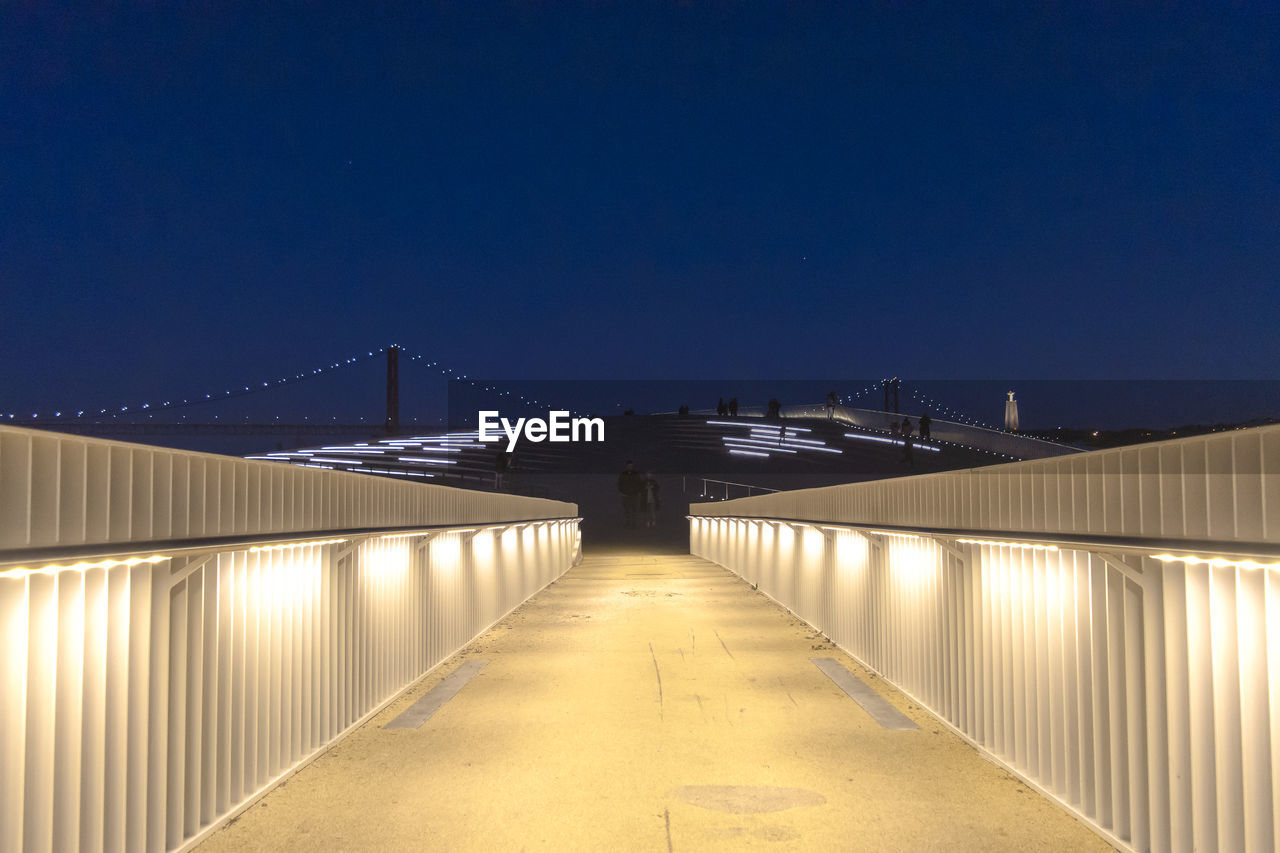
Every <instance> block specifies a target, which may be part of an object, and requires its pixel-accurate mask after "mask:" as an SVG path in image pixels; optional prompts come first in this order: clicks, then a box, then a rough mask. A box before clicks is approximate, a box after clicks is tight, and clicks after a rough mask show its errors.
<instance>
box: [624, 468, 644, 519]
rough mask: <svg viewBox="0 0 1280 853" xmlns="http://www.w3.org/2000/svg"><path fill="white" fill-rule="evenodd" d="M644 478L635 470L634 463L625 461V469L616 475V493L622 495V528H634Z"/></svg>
mask: <svg viewBox="0 0 1280 853" xmlns="http://www.w3.org/2000/svg"><path fill="white" fill-rule="evenodd" d="M643 489H644V478H643V477H641V476H640V472H639V471H637V470H636V467H635V463H633V462H632V461H631V460H630V459H628V460H627V467H626V468H625V469H624V470H623V472H622V473H621V474H619V475H618V491H619V492H620V493H621V494H622V526H623V527H635V526H636V513H637V512H638V511H639V509H640V493H641V492H642V491H643Z"/></svg>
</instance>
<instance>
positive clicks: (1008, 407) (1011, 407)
mask: <svg viewBox="0 0 1280 853" xmlns="http://www.w3.org/2000/svg"><path fill="white" fill-rule="evenodd" d="M1005 393H1007V394H1008V395H1009V399H1008V400H1005V401H1004V428H1005V429H1007V430H1009V431H1011V432H1017V431H1018V401H1017V400H1015V399H1013V392H1012V391H1006V392H1005Z"/></svg>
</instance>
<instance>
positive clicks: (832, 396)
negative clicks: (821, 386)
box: [827, 391, 836, 420]
mask: <svg viewBox="0 0 1280 853" xmlns="http://www.w3.org/2000/svg"><path fill="white" fill-rule="evenodd" d="M835 416H836V392H835V391H829V392H827V420H831V419H832V418H834V417H835Z"/></svg>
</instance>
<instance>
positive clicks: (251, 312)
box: [0, 3, 1280, 411]
mask: <svg viewBox="0 0 1280 853" xmlns="http://www.w3.org/2000/svg"><path fill="white" fill-rule="evenodd" d="M32 5H34V4H32ZM80 5H81V6H86V5H88V6H95V5H98V4H80ZM266 5H269V6H270V7H271V8H270V10H268V11H262V10H254V9H247V8H244V7H237V8H234V9H232V8H229V7H228V8H221V9H219V8H213V9H209V8H204V4H199V7H197V5H196V4H166V5H163V6H159V5H157V6H155V7H150V8H144V9H134V10H116V11H113V12H107V11H93V10H86V9H78V10H75V11H70V10H66V9H63V10H57V9H54V8H52V7H49V6H46V5H45V4H39V8H36V9H23V8H18V7H17V6H15V5H13V4H9V5H6V6H5V7H4V8H3V10H0V363H2V364H3V368H0V369H2V371H3V373H2V377H0V410H7V409H11V408H19V409H31V410H32V411H35V410H40V411H45V410H48V409H51V408H53V407H55V406H57V407H74V406H81V405H83V406H92V405H97V404H98V403H101V405H104V406H105V405H112V404H114V403H116V402H120V401H129V400H140V399H144V398H147V397H151V396H153V395H154V396H157V397H158V396H165V395H169V394H184V393H191V392H193V391H198V390H199V389H200V388H203V387H206V386H209V387H217V386H220V385H224V384H229V383H234V382H239V381H248V380H253V379H255V378H256V377H259V376H260V377H262V378H269V377H272V376H277V375H284V374H287V373H292V372H295V371H297V370H302V369H307V368H310V367H312V366H314V365H316V364H320V363H324V362H326V361H330V360H332V359H334V358H337V357H339V356H345V355H349V354H354V353H356V352H363V351H365V350H367V349H369V348H372V347H377V346H380V345H382V344H385V343H389V342H392V341H395V342H398V343H401V344H403V345H406V346H408V347H412V348H413V349H414V350H415V351H420V352H426V353H440V354H443V356H444V357H445V358H446V359H447V360H448V361H450V362H451V363H453V364H454V365H457V366H458V367H459V369H462V370H467V371H468V372H470V373H472V374H473V375H487V376H490V377H502V376H514V377H531V378H548V379H564V378H579V377H580V378H609V377H615V376H617V377H625V378H641V377H672V376H692V377H725V376H729V377H735V376H736V377H746V378H753V377H796V378H802V377H825V376H832V377H836V376H851V377H867V376H880V375H885V374H895V373H896V374H901V375H904V376H915V377H940V378H951V377H955V378H990V377H995V376H1025V377H1041V378H1064V377H1072V378H1075V377H1084V378H1093V377H1096V378H1114V377H1122V378H1124V377H1129V378H1132V377H1142V378H1170V377H1201V378H1211V377H1235V378H1276V377H1280V343H1278V341H1280V337H1278V336H1277V334H1276V328H1277V321H1278V320H1280V287H1278V286H1277V285H1278V284H1280V95H1278V93H1280V6H1277V5H1276V4H1274V3H1270V4H1257V5H1254V4H1242V5H1236V4H1220V3H1211V4H1205V5H1203V6H1201V7H1198V8H1197V7H1186V6H1179V7H1178V8H1176V9H1173V10H1169V9H1165V8H1154V6H1153V5H1152V4H1145V6H1144V8H1135V7H1136V6H1137V4H1098V5H1092V4H1081V3H1059V4H1054V3H1013V4H1009V5H1008V6H1007V7H1002V6H985V7H983V8H982V9H981V10H975V9H974V8H972V7H973V6H974V5H975V4H961V3H938V4H868V5H863V4H824V5H812V4H787V5H785V6H784V5H781V4H776V5H775V4H749V5H748V4H724V3H717V4H681V5H665V4H648V3H634V4H633V3H627V4H593V5H591V6H577V5H574V4H567V3H556V4H536V5H535V4H516V5H511V6H498V5H487V4H472V3H455V4H449V5H445V6H434V5H426V4H414V5H413V7H412V8H409V9H404V10H400V11H391V10H387V9H363V8H354V7H357V6H362V5H364V4H342V5H343V6H344V7H351V8H345V9H343V10H342V11H333V12H331V11H324V10H322V9H319V8H313V7H303V6H296V5H287V6H286V5H281V4H266ZM1160 5H1161V6H1162V7H1163V6H1164V5H1166V4H1160ZM962 7H963V8H962Z"/></svg>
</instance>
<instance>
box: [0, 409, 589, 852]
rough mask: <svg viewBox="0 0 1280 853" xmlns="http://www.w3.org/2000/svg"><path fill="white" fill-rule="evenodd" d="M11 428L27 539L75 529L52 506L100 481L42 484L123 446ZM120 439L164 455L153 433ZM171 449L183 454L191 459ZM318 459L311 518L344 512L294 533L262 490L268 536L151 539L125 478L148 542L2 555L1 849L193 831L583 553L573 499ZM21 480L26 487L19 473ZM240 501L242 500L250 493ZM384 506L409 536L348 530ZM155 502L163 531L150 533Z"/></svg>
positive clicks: (121, 496) (16, 508)
mask: <svg viewBox="0 0 1280 853" xmlns="http://www.w3.org/2000/svg"><path fill="white" fill-rule="evenodd" d="M6 432H7V431H0V447H3V448H5V451H6V452H7V453H8V454H9V456H8V459H7V462H0V496H3V499H4V502H3V504H0V509H3V517H4V518H5V519H7V520H11V519H12V518H14V517H20V518H22V519H24V520H23V522H22V523H21V524H12V523H11V524H8V530H9V532H10V533H11V534H14V538H16V539H17V540H18V541H20V542H23V543H24V544H30V543H31V542H32V541H33V537H32V536H31V535H30V533H29V531H31V530H33V529H48V530H59V529H62V530H64V531H65V529H66V528H64V527H62V525H61V523H57V524H49V525H46V524H45V522H43V521H42V520H41V514H42V513H43V512H49V511H53V510H52V509H51V507H56V506H58V505H60V504H63V503H65V502H66V501H67V499H68V494H69V495H70V503H71V504H72V505H73V506H74V505H75V504H76V503H77V502H78V501H82V500H85V499H87V495H86V493H85V492H83V491H82V490H81V489H80V486H79V484H78V482H77V480H76V478H75V477H74V476H72V477H70V478H69V481H70V487H69V488H70V491H69V493H63V494H62V495H61V496H59V495H58V494H57V489H56V488H55V489H54V495H53V496H52V497H51V496H49V495H45V494H44V492H45V490H46V489H45V486H44V485H41V484H44V483H47V482H48V478H50V477H51V478H52V481H53V482H54V483H60V484H62V485H66V484H67V483H68V479H66V478H60V477H59V475H58V470H59V467H60V466H61V465H63V464H64V463H65V462H66V459H67V455H66V454H67V453H68V452H69V453H70V454H71V455H72V456H73V457H74V456H75V454H76V453H77V450H76V448H77V447H79V446H83V445H89V446H97V445H99V444H103V445H111V447H110V448H109V450H110V451H111V452H115V450H116V449H117V447H119V445H115V444H114V443H110V442H94V441H86V440H83V439H74V440H71V441H69V442H67V443H66V445H65V446H64V447H63V448H61V449H60V450H59V451H58V452H57V453H52V452H50V453H41V452H39V451H38V450H35V451H34V452H32V451H33V449H34V448H36V447H38V444H28V445H27V447H28V455H27V456H25V457H22V456H21V453H20V446H19V445H17V444H16V443H15V442H12V441H11V442H8V443H7V444H6V443H5V442H4V439H6V438H12V437H13V436H12V435H6ZM14 432H26V431H14ZM15 446H19V452H15V450H14V448H15ZM123 447H124V448H125V449H126V451H127V453H128V455H129V457H130V458H131V459H132V458H135V457H136V458H148V454H147V450H148V449H146V448H141V449H138V448H131V447H129V446H128V445H124V446H123ZM67 448H70V450H69V451H68V450H67ZM166 453H167V454H169V455H168V456H165V458H167V459H168V460H169V462H173V461H174V459H175V458H179V457H180V456H181V454H177V455H176V456H175V455H173V454H172V453H170V452H166ZM162 455H163V454H162ZM193 456H200V455H199V454H193ZM15 457H16V461H15ZM24 458H25V460H26V462H25V463H24V462H23V459H24ZM151 461H152V462H154V461H155V460H154V459H152V460H151ZM184 461H185V462H190V461H191V460H184ZM198 461H199V462H200V463H201V464H211V465H213V466H214V467H216V468H218V469H220V470H223V472H224V473H225V472H226V471H227V470H229V471H230V479H231V481H232V482H235V483H240V482H243V483H246V484H248V483H249V482H251V481H252V478H251V477H250V476H248V473H247V472H248V469H249V467H250V466H254V467H258V468H261V467H272V466H262V465H260V464H259V463H252V462H239V461H238V460H227V461H228V462H229V464H230V467H227V466H224V465H223V464H222V463H223V462H224V460H222V459H219V458H216V457H214V458H213V460H212V461H210V460H209V459H207V458H201V459H200V460H198ZM50 466H53V467H52V469H50ZM120 470H121V469H117V473H120ZM123 470H128V471H130V472H131V474H130V478H129V479H130V483H136V480H134V479H133V478H132V471H133V469H132V468H126V469H123ZM152 470H153V471H154V467H153V469H152ZM171 470H172V468H171ZM302 473H303V475H304V477H303V478H302V479H299V480H296V481H295V483H296V484H298V485H299V486H300V487H301V489H300V491H299V492H298V493H296V495H295V498H296V499H297V500H298V503H297V506H299V507H302V512H303V514H304V516H306V513H307V512H313V511H314V508H315V507H316V506H317V502H319V504H320V505H324V506H327V507H329V509H326V510H325V511H324V512H322V513H320V514H318V515H312V516H309V517H311V518H313V519H314V518H319V517H324V518H332V519H337V520H338V521H339V522H340V527H338V528H335V529H328V530H326V529H320V528H316V527H313V526H310V525H301V526H300V527H299V528H298V529H297V530H293V529H287V530H286V529H283V522H282V521H281V520H280V519H282V518H283V517H284V516H283V515H281V516H280V517H279V518H277V517H276V515H275V513H276V511H277V505H275V504H273V502H265V503H264V502H262V501H261V500H260V501H259V502H258V503H257V505H256V506H257V508H258V510H259V511H260V512H269V513H270V516H269V519H270V520H268V517H267V516H263V518H262V519H260V520H259V521H257V522H255V523H254V524H248V521H247V519H248V515H247V511H248V508H249V506H250V504H247V503H246V504H244V506H245V508H246V515H244V516H243V517H241V520H240V521H237V524H238V525H241V532H253V533H256V534H257V535H256V536H255V537H252V538H251V541H245V542H244V543H242V544H238V545H237V544H233V543H226V542H219V543H218V544H216V545H212V544H210V545H205V546H201V545H200V544H199V542H198V541H196V540H192V539H177V538H174V537H170V540H169V542H168V543H167V544H168V545H171V546H172V547H171V548H169V549H168V550H170V551H172V553H166V551H165V549H164V548H165V544H166V543H164V542H161V543H159V548H160V550H153V549H154V548H155V547H156V542H155V541H153V540H155V539H156V538H157V537H156V529H155V526H154V520H155V518H157V517H158V516H157V514H156V510H155V503H151V504H149V505H147V506H143V507H140V506H139V505H138V503H137V495H138V490H137V489H136V488H134V486H133V485H125V486H119V487H112V488H108V489H106V490H105V492H104V496H102V499H104V500H111V499H112V497H113V496H114V498H115V499H117V500H125V501H127V502H128V509H127V510H126V511H122V513H119V514H117V513H113V512H111V511H107V512H103V513H100V514H101V516H102V517H104V518H106V519H108V524H109V525H110V524H111V523H113V522H110V519H111V518H113V517H115V516H117V515H124V516H125V517H126V518H128V519H129V521H128V524H127V529H128V531H129V532H130V533H134V532H138V535H140V536H142V537H143V538H144V539H145V540H146V541H147V544H148V549H147V550H146V551H145V552H134V551H132V550H131V549H130V547H129V546H130V544H131V542H130V540H127V539H125V540H119V541H116V540H112V541H110V542H105V543H102V544H99V545H94V546H93V547H92V548H91V550H95V551H98V552H101V553H100V554H98V555H97V556H91V557H84V556H83V555H82V552H83V551H84V548H85V546H84V545H83V544H82V543H81V541H79V540H80V537H76V536H72V537H71V543H64V544H63V545H61V546H57V547H63V548H66V549H67V550H68V556H66V557H65V558H58V557H56V555H55V556H54V557H53V558H49V559H47V560H46V561H44V562H39V561H32V560H30V559H28V558H29V557H31V556H32V554H33V553H37V552H33V551H32V550H31V549H29V548H28V549H21V548H19V549H9V550H3V551H0V850H66V849H77V848H79V849H84V850H118V851H144V850H145V851H164V850H173V849H179V848H184V847H188V846H190V845H192V844H193V843H195V842H196V841H198V840H199V839H200V838H202V837H203V835H204V834H206V833H207V832H209V831H210V830H211V829H212V828H214V827H216V826H217V825H219V824H220V823H221V822H222V821H225V820H227V819H229V818H230V817H231V816H233V815H234V814H236V813H237V811H238V810H239V809H241V808H244V807H246V806H247V805H248V804H249V803H251V802H252V801H253V800H254V798H255V797H256V796H257V795H259V794H260V793H262V792H263V791H265V790H267V789H268V788H270V787H271V786H272V785H273V784H275V783H276V782H278V781H280V780H281V779H283V778H285V777H287V776H288V774H290V773H291V772H293V771H294V770H296V769H297V768H298V767H300V766H301V765H302V764H304V763H306V762H307V761H309V760H310V759H311V758H314V757H315V756H316V755H318V754H319V753H320V752H322V751H323V750H324V749H325V748H326V747H327V746H328V745H330V744H332V743H333V742H334V741H335V740H336V739H337V738H339V737H341V736H342V735H343V733H345V732H347V731H349V730H350V729H351V728H352V727H353V726H356V725H359V724H360V723H361V722H362V721H364V720H366V719H368V718H369V716H370V715H372V714H373V713H375V712H376V711H377V710H378V709H379V708H381V707H382V706H383V705H384V704H385V703H386V702H388V701H390V700H391V699H393V698H394V697H395V696H396V695H398V694H399V693H400V692H401V691H402V690H403V689H404V688H405V687H407V686H408V685H410V684H412V683H413V682H414V681H415V680H416V679H417V678H419V677H420V676H421V675H423V674H424V673H426V672H427V671H429V670H430V669H431V668H432V667H434V666H435V665H437V664H438V663H440V662H441V661H443V660H445V659H446V658H448V657H449V656H450V655H451V654H453V653H454V652H455V651H457V650H458V649H459V648H461V647H462V646H463V645H465V644H466V643H467V642H469V641H470V640H471V639H472V638H474V637H475V636H477V635H478V634H479V633H481V632H483V631H484V630H485V629H486V628H487V627H489V626H490V625H492V624H493V623H494V622H496V621H497V620H499V619H501V618H502V617H503V616H504V615H505V614H506V613H509V612H510V611H511V610H512V609H514V608H515V607H517V606H519V605H520V604H521V603H522V602H523V601H525V600H526V599H528V597H529V596H531V595H532V594H534V593H535V592H537V591H538V590H540V589H542V588H543V587H544V586H546V585H547V584H548V583H550V582H551V581H553V580H555V579H556V578H557V577H559V576H560V575H561V574H563V572H564V571H565V570H566V569H568V568H569V567H570V566H571V565H573V564H574V563H575V562H576V561H577V560H578V559H579V557H580V553H581V540H580V535H579V532H578V519H577V518H576V507H575V506H574V505H573V504H564V503H560V502H556V501H538V500H532V499H528V498H516V497H511V496H505V495H488V494H486V495H482V496H475V497H473V496H472V495H470V494H468V493H463V492H459V490H453V489H442V488H440V487H433V486H426V485H413V486H407V488H408V489H410V490H416V489H421V490H425V491H427V492H432V493H433V494H431V495H429V496H417V495H413V494H408V493H405V492H404V491H402V490H403V489H404V488H406V484H401V483H395V482H389V481H379V480H374V479H373V478H362V477H360V476H358V475H353V474H337V475H335V474H333V473H332V472H320V471H314V472H313V471H303V472H302ZM18 475H21V476H20V477H19V482H18V483H17V484H16V485H15V484H14V482H13V481H12V480H10V479H8V478H11V477H15V476H18ZM317 475H318V476H319V477H320V478H321V479H318V480H311V479H307V478H310V477H313V476H317ZM274 476H275V474H274V472H269V473H268V477H269V478H274ZM263 482H265V480H262V479H260V480H259V485H260V487H261V485H262V483H263ZM370 483H372V484H373V485H372V486H371V485H370ZM153 486H154V483H153ZM190 490H191V483H190V481H189V480H188V481H187V491H185V492H184V491H182V490H180V489H176V488H174V487H173V486H172V485H170V486H168V487H165V488H163V489H160V490H159V492H157V491H156V490H155V489H154V488H153V489H152V491H151V492H149V494H151V495H152V496H154V495H155V494H158V493H162V494H165V495H167V496H168V497H169V498H170V504H169V506H170V507H172V506H174V505H177V504H178V503H181V502H185V503H186V504H187V505H188V506H190V504H191V501H192V495H191V491H190ZM439 492H459V493H458V494H454V495H442V494H438V493H439ZM308 493H310V494H311V495H312V497H311V498H310V499H308V498H307V497H306V495H307V494H308ZM276 494H280V495H283V492H278V493H276ZM365 501H369V502H370V503H369V504H368V505H366V504H365V503H364V502H365ZM283 505H284V501H283V498H282V499H281V502H279V504H278V506H283ZM231 506H232V507H233V508H234V507H237V506H240V504H238V503H237V502H236V499H235V498H234V495H233V499H232V501H231ZM307 506H310V507H312V510H307V509H306V507H307ZM378 508H381V509H380V510H379V509H378ZM566 510H567V511H566ZM379 511H381V512H385V513H386V516H385V518H386V519H387V521H386V522H383V524H384V526H386V527H392V528H394V530H393V531H388V532H386V533H379V532H377V531H371V530H367V529H363V530H359V531H358V532H351V530H352V528H356V527H364V528H368V527H373V526H377V525H378V523H379V519H380V516H379V515H378V512H379ZM433 512H436V513H439V515H440V516H442V517H441V518H439V519H431V518H430V517H429V516H430V515H431V513H433ZM87 514H88V515H96V514H99V510H98V509H96V508H95V509H92V510H90V511H88V513H87ZM161 514H162V515H163V513H161ZM460 516H461V517H462V518H460ZM232 517H237V516H236V515H235V512H234V511H233V512H232ZM139 518H147V519H150V522H149V523H148V524H149V526H144V527H136V526H135V524H134V522H135V521H136V520H137V519H139ZM118 523H120V524H122V525H124V522H118ZM414 525H417V526H416V527H415V526H414ZM73 527H74V525H73ZM264 528H267V529H274V531H275V532H276V533H279V534H281V536H280V538H279V539H278V540H272V539H271V538H270V535H265V536H264V534H263V532H262V531H263V529H264ZM406 528H409V529H406ZM122 529H123V528H122ZM204 529H205V530H206V531H207V530H208V527H205V528H204ZM216 529H217V530H218V531H219V532H221V533H224V534H225V528H222V527H217V528H216ZM24 530H25V531H28V532H27V533H26V534H22V531H24ZM170 532H172V530H170ZM299 534H303V535H301V536H300V535H299ZM246 539H247V540H248V539H250V537H246ZM299 540H301V541H299ZM10 541H11V542H12V541H13V540H12V539H11V540H10ZM34 541H40V542H44V541H47V540H45V539H41V537H38V536H37V537H34ZM57 547H55V548H54V549H53V550H54V551H55V552H56V550H57ZM48 552H49V549H48V548H45V549H42V550H41V551H40V552H38V553H39V554H40V555H41V556H42V558H43V557H47V556H48ZM77 555H78V556H77ZM19 561H20V562H19Z"/></svg>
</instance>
